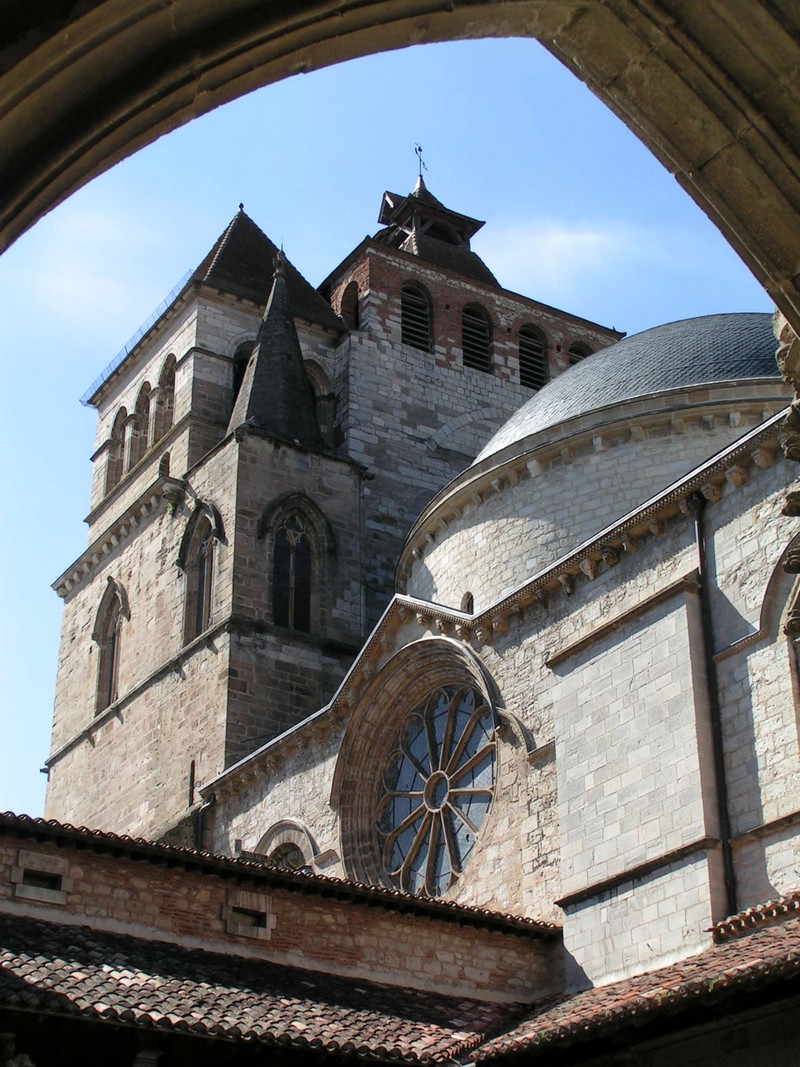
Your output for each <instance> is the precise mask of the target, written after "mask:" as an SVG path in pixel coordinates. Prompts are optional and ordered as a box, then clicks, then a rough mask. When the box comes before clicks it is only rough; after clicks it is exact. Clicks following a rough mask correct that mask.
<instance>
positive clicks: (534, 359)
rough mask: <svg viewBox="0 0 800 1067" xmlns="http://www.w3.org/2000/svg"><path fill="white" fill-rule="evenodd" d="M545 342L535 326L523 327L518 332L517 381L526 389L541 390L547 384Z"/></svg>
mask: <svg viewBox="0 0 800 1067" xmlns="http://www.w3.org/2000/svg"><path fill="white" fill-rule="evenodd" d="M547 377H548V374H547V341H546V339H545V336H544V334H543V333H542V332H541V330H537V329H536V327H535V326H523V327H522V329H521V330H520V331H519V381H520V385H524V386H526V387H527V388H528V389H541V388H542V386H543V385H546V384H547Z"/></svg>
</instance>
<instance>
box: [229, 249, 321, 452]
mask: <svg viewBox="0 0 800 1067" xmlns="http://www.w3.org/2000/svg"><path fill="white" fill-rule="evenodd" d="M243 425H245V426H248V427H251V428H252V429H254V430H260V431H261V432H262V433H266V434H269V436H270V437H278V438H280V439H281V440H283V441H290V442H294V443H295V444H299V445H302V446H304V447H306V448H323V447H324V445H323V440H322V434H321V433H320V429H319V424H318V423H317V416H316V412H315V404H314V394H313V392H312V390H311V384H310V383H309V380H308V378H307V376H306V372H305V367H304V366H303V353H302V351H301V349H300V341H299V339H298V337H297V330H296V329H295V325H294V318H293V316H292V310H291V304H290V300H289V288H288V286H287V284H286V260H285V257H284V255H283V252H278V254H277V256H276V259H275V277H274V280H273V283H272V292H271V293H270V295H269V300H268V301H267V306H266V308H265V310H264V317H263V319H262V320H261V327H260V329H259V331H258V337H257V338H256V343H255V347H254V348H253V354H252V355H251V356H250V359H249V361H248V364H247V369H246V370H245V372H244V379H243V381H242V385H241V388H240V389H239V395H238V396H237V397H236V403H235V404H234V406H233V412H232V413H231V419H230V422H229V423H228V433H231V432H232V431H233V430H236V429H238V428H239V427H240V426H243Z"/></svg>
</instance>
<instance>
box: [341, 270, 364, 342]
mask: <svg viewBox="0 0 800 1067" xmlns="http://www.w3.org/2000/svg"><path fill="white" fill-rule="evenodd" d="M341 316H342V318H343V319H344V321H345V323H346V325H347V328H348V330H357V329H358V328H359V322H360V319H359V315H358V285H357V284H356V282H350V284H349V285H348V286H347V288H346V289H345V291H344V292H343V293H342V303H341Z"/></svg>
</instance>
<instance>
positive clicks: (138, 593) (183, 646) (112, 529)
mask: <svg viewBox="0 0 800 1067" xmlns="http://www.w3.org/2000/svg"><path fill="white" fill-rule="evenodd" d="M379 222H380V224H381V229H379V230H378V232H377V233H376V234H375V236H374V237H368V238H366V239H365V240H364V241H362V242H361V243H360V244H359V245H358V246H357V247H356V248H355V249H354V250H353V251H352V252H351V253H350V254H349V255H348V256H347V257H346V258H345V259H344V260H343V261H342V262H341V263H340V264H339V266H338V267H336V268H335V269H334V270H333V272H332V273H331V274H330V275H329V277H328V279H327V280H326V282H324V283H323V285H322V286H321V287H320V290H319V291H317V290H314V289H313V288H312V287H311V285H309V283H308V282H307V281H306V280H305V279H304V278H303V277H302V275H300V274H299V272H298V271H297V270H296V269H295V268H294V267H293V266H292V264H291V263H290V262H289V261H288V260H286V259H284V257H283V255H282V253H279V252H278V249H277V248H276V247H275V245H274V244H273V243H272V241H270V239H269V238H268V237H267V236H266V235H265V234H264V233H263V232H262V231H261V230H260V229H259V228H258V226H256V224H255V223H254V222H253V221H252V220H251V219H250V218H249V217H248V216H247V215H246V214H245V213H244V210H243V209H241V208H240V210H239V211H238V212H237V213H236V215H235V216H234V218H233V219H232V220H231V222H230V223H229V225H228V226H227V228H226V229H225V231H224V232H223V233H222V234H221V235H220V237H219V238H218V240H217V241H216V242H215V244H214V246H213V247H212V249H211V250H210V251H209V253H208V255H207V256H206V257H205V259H204V260H203V262H202V263H201V264H200V266H199V267H198V268H197V270H195V271H194V272H193V273H192V275H191V276H190V277H189V278H188V280H187V281H186V282H185V284H183V285H182V287H181V288H180V290H179V291H178V292H176V293H175V294H173V296H172V297H171V298H169V299H168V300H167V301H165V303H164V305H163V306H162V309H161V313H160V314H159V315H158V316H157V317H156V318H155V319H154V320H153V321H152V323H151V324H150V325H149V326H148V328H147V329H146V330H143V331H142V332H141V334H140V336H139V337H137V338H136V340H135V343H132V344H130V345H129V346H128V347H127V348H126V349H125V350H124V351H123V352H122V353H121V354H120V356H119V357H118V358H117V359H116V360H115V361H114V362H113V363H112V364H111V365H110V366H109V368H108V369H107V371H106V372H105V373H104V375H103V376H102V377H101V379H100V380H99V381H98V382H97V383H96V384H95V386H93V387H92V389H91V390H90V391H89V393H88V394H87V397H86V400H87V402H88V403H89V404H90V405H91V406H92V407H94V408H95V409H96V410H97V437H96V448H95V452H94V455H93V457H92V461H93V482H92V499H91V510H90V513H89V515H88V517H87V522H88V525H89V544H88V547H87V549H86V551H85V552H84V553H82V555H81V556H80V557H79V558H78V559H77V560H75V562H74V563H73V564H72V565H71V566H70V567H69V568H68V569H67V570H66V571H65V572H64V574H63V575H61V577H60V578H59V579H58V580H57V582H56V583H55V588H56V590H57V592H58V593H59V595H60V596H61V597H62V598H63V600H64V620H63V629H62V641H61V650H60V659H59V670H58V678H57V687H56V700H55V714H54V725H53V735H52V748H51V754H50V758H49V760H48V768H49V775H50V782H49V789H48V797H47V813H48V816H50V817H55V818H58V819H61V820H63V821H68V822H73V823H85V824H87V825H90V826H97V827H101V828H104V829H109V830H115V831H124V832H127V833H134V834H142V835H146V836H151V837H153V836H156V837H158V836H164V835H169V836H171V838H172V839H173V840H175V839H179V840H182V841H184V842H188V843H193V842H194V841H195V838H194V837H193V833H194V830H195V829H196V828H197V820H195V819H194V816H195V815H197V814H198V812H199V803H200V802H199V789H198V787H199V785H201V784H208V783H210V782H212V781H213V780H214V779H215V778H216V776H218V775H219V774H221V773H222V772H223V771H224V770H226V769H229V768H230V767H232V766H233V765H235V764H236V763H237V762H238V761H239V760H241V759H243V758H244V757H246V756H248V755H249V754H250V753H252V752H253V751H254V750H255V749H257V748H259V747H260V746H262V745H265V744H268V743H269V742H270V741H271V740H272V739H274V738H276V737H277V736H279V735H280V734H281V733H283V732H284V731H286V730H287V729H289V728H290V727H292V726H293V725H295V724H296V723H297V722H298V721H300V720H301V719H303V718H305V717H306V716H308V715H311V714H313V713H315V712H317V711H319V710H320V709H323V708H324V707H325V706H326V705H327V703H328V702H329V701H330V700H331V699H332V697H333V696H334V694H335V692H336V690H337V687H338V686H339V685H340V684H341V683H342V681H343V679H344V677H345V674H346V672H347V670H348V668H349V666H350V665H351V663H352V662H353V659H354V657H355V655H356V654H357V652H358V650H359V648H360V647H361V645H362V643H363V640H364V638H365V636H366V635H367V634H368V633H369V632H370V631H371V630H372V629H373V627H374V626H375V625H376V624H377V623H378V621H379V620H380V617H381V614H382V612H383V611H384V610H385V608H386V605H387V603H388V602H389V599H390V598H391V595H392V593H393V592H394V590H395V588H396V587H397V586H398V585H399V587H400V589H402V588H403V583H404V581H405V577H406V576H405V575H404V574H403V573H399V572H397V561H398V559H399V558H400V554H401V550H402V548H403V545H404V542H405V539H406V536H407V534H408V532H409V530H410V529H411V527H412V525H413V524H414V522H415V520H416V518H417V516H418V515H419V513H420V511H422V510H423V508H425V507H426V505H427V503H428V501H429V500H430V499H431V497H433V496H434V495H435V494H436V493H437V492H438V491H439V490H440V489H441V488H442V487H443V486H444V485H446V484H447V483H448V482H449V481H450V480H451V479H452V478H453V477H455V476H456V475H457V474H458V473H459V472H460V471H461V470H462V469H463V468H464V467H466V466H467V465H468V464H469V463H470V461H471V460H472V458H473V457H474V456H475V454H476V453H477V452H478V451H479V449H480V448H481V447H482V445H483V443H484V442H485V441H486V440H487V439H488V437H489V436H490V434H491V433H492V431H493V430H494V429H495V428H496V427H497V426H498V425H500V424H502V423H504V422H505V421H506V420H507V419H508V418H509V416H510V415H511V414H512V412H513V411H515V410H516V409H517V408H518V407H519V406H520V405H521V404H522V403H523V401H524V400H526V399H527V398H528V397H529V396H530V395H531V392H533V391H535V390H536V389H537V388H539V386H541V385H542V384H543V383H544V382H545V381H546V380H547V379H548V377H549V376H550V375H552V374H555V373H558V372H559V371H560V370H562V369H563V368H564V367H565V366H567V364H568V362H570V361H571V360H572V359H573V356H574V357H575V358H580V354H581V353H582V354H585V353H586V352H587V351H589V350H594V349H596V348H599V347H602V345H604V344H608V343H609V342H610V341H612V340H615V339H616V338H617V337H618V336H619V335H618V334H616V333H614V332H613V331H610V330H606V329H604V328H603V327H601V326H598V325H597V324H596V323H590V322H587V321H586V320H584V319H580V318H578V317H576V316H572V315H568V314H566V313H565V312H561V311H557V310H556V309H554V308H550V307H547V306H546V305H543V304H540V303H537V302H536V301H535V300H531V299H528V298H527V297H522V296H519V295H518V294H516V293H511V292H509V291H508V290H505V289H503V288H502V287H501V286H500V284H499V282H498V281H497V279H496V278H495V277H494V275H493V274H492V273H491V271H490V270H489V268H488V267H487V266H486V264H485V263H483V261H482V260H481V259H480V258H479V256H478V255H477V254H476V253H475V252H474V250H473V249H472V248H471V243H470V242H471V239H472V237H473V235H474V234H475V233H476V232H477V230H478V229H479V228H480V227H481V226H482V225H483V223H481V222H479V221H478V220H476V219H473V218H471V217H469V216H467V215H463V214H461V213H459V212H455V211H452V210H451V209H450V208H448V207H446V206H445V205H444V204H443V203H442V202H441V201H439V200H438V199H437V198H436V197H434V196H433V195H432V194H431V193H430V192H429V190H428V189H427V188H426V187H425V184H424V182H422V180H421V179H420V181H419V182H418V183H417V186H416V188H415V189H414V190H413V192H412V193H410V194H409V195H408V196H398V195H397V194H394V193H388V192H387V193H384V196H383V199H382V202H381V209H380V215H379ZM431 599H433V600H435V599H436V590H435V589H433V588H432V589H431ZM314 758H322V754H316V753H315V754H313V755H311V756H310V759H312V760H313V759H314ZM176 835H177V836H176ZM198 839H199V838H198Z"/></svg>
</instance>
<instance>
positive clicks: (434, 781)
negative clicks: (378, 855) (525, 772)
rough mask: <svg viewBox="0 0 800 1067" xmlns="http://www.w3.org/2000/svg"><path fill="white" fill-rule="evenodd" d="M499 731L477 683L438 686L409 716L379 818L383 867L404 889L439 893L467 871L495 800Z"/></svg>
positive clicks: (390, 763)
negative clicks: (466, 866) (479, 833)
mask: <svg viewBox="0 0 800 1067" xmlns="http://www.w3.org/2000/svg"><path fill="white" fill-rule="evenodd" d="M495 730H496V720H495V715H494V712H493V710H492V708H491V707H490V706H489V704H488V703H487V702H486V700H485V698H484V697H483V696H482V694H481V693H480V692H479V691H478V690H477V689H475V688H474V687H472V686H444V687H442V688H439V689H436V690H434V691H433V692H432V693H430V694H429V695H428V696H427V697H426V698H425V700H424V701H423V702H422V703H421V704H420V705H419V706H418V707H417V708H416V709H415V710H414V711H413V712H412V713H411V715H409V716H408V718H407V719H406V720H405V721H404V724H403V727H402V729H401V731H400V734H399V736H398V737H397V739H396V742H395V744H394V746H393V749H392V751H391V753H390V755H389V758H388V760H387V761H386V764H385V766H384V769H383V776H382V781H381V784H382V796H381V799H380V801H379V805H378V820H377V828H378V837H379V841H380V845H381V850H382V865H383V870H384V872H385V874H386V875H387V876H388V878H389V880H390V882H392V883H393V884H394V885H396V886H397V887H398V888H399V889H402V890H403V891H405V892H407V893H414V894H420V895H425V896H441V895H442V894H444V893H446V892H447V890H448V889H449V888H450V886H452V885H453V883H454V882H455V881H456V880H457V879H458V877H459V875H460V874H461V872H462V871H463V869H464V865H465V864H466V862H467V860H468V858H469V856H470V853H471V852H472V850H473V848H474V847H475V841H476V839H477V835H478V832H479V830H480V828H481V824H482V823H483V821H484V819H485V818H486V815H487V813H488V811H489V808H490V807H491V804H492V798H493V795H494V784H495V769H496V741H495Z"/></svg>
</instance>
